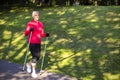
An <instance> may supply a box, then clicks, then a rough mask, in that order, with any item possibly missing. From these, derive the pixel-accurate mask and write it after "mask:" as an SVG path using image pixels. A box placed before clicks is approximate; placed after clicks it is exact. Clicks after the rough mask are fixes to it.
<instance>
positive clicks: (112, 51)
mask: <svg viewBox="0 0 120 80" xmlns="http://www.w3.org/2000/svg"><path fill="white" fill-rule="evenodd" d="M117 9H118V8H113V7H98V6H97V7H96V6H80V7H62V8H61V7H53V8H40V9H39V8H37V10H39V11H40V15H41V17H40V21H42V22H44V24H45V32H49V33H50V38H49V39H48V41H47V49H46V56H45V65H44V69H45V70H48V71H54V72H57V73H60V74H65V75H69V76H73V77H76V78H79V79H83V80H104V79H106V80H107V79H118V78H119V74H120V73H119V71H120V69H119V65H120V64H119V60H120V58H119V57H120V56H119V53H120V49H119V45H120V37H119V36H118V34H119V29H120V23H119V21H120V18H119V17H120V14H119V11H118V10H117ZM33 10H34V8H17V7H16V8H12V9H11V10H9V11H8V13H6V14H0V17H1V20H0V29H1V31H0V33H1V34H0V37H1V38H0V42H1V43H0V52H1V54H0V59H6V60H9V61H13V62H17V63H20V64H23V61H24V56H25V54H26V49H27V38H25V37H24V35H23V32H24V29H25V26H26V23H27V22H28V21H30V20H31V19H32V18H31V12H32V11H33ZM3 16H5V17H3ZM44 43H45V39H42V44H41V46H42V51H41V55H43V49H44ZM41 57H42V56H41ZM30 59H31V55H30V52H29V53H28V60H30ZM41 59H42V58H40V61H41ZM38 67H40V65H38Z"/></svg>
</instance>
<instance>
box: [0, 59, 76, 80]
mask: <svg viewBox="0 0 120 80" xmlns="http://www.w3.org/2000/svg"><path fill="white" fill-rule="evenodd" d="M0 80H76V79H73V78H71V77H69V76H64V75H59V74H55V73H51V72H44V73H43V74H42V75H39V76H38V78H36V79H33V78H32V77H31V75H30V74H29V73H27V72H26V71H24V72H22V66H21V65H20V64H16V63H11V62H7V61H5V60H0Z"/></svg>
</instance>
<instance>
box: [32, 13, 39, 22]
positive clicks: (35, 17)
mask: <svg viewBox="0 0 120 80" xmlns="http://www.w3.org/2000/svg"><path fill="white" fill-rule="evenodd" d="M33 18H34V20H36V21H38V20H39V14H38V13H35V14H34V16H33Z"/></svg>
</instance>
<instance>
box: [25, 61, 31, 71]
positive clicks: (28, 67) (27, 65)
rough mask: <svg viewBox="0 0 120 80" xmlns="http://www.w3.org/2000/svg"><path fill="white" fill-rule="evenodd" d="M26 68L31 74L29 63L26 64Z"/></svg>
mask: <svg viewBox="0 0 120 80" xmlns="http://www.w3.org/2000/svg"><path fill="white" fill-rule="evenodd" d="M26 67H27V72H28V73H31V66H30V65H29V64H28V63H27V64H26Z"/></svg>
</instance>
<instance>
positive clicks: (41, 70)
mask: <svg viewBox="0 0 120 80" xmlns="http://www.w3.org/2000/svg"><path fill="white" fill-rule="evenodd" d="M47 40H48V37H46V40H45V47H44V52H43V58H42V63H41V68H40V72H39V73H40V75H41V71H42V68H43V64H44V59H45V54H46V47H47Z"/></svg>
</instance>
